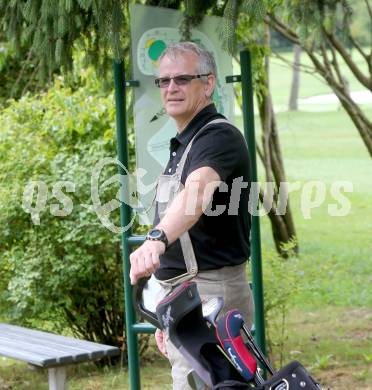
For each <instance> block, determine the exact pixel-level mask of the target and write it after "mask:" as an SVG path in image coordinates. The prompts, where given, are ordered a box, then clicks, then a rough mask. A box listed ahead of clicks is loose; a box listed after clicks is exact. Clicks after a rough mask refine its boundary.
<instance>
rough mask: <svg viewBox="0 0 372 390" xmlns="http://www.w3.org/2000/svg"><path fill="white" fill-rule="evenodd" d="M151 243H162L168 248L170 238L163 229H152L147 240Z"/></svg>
mask: <svg viewBox="0 0 372 390" xmlns="http://www.w3.org/2000/svg"><path fill="white" fill-rule="evenodd" d="M145 239H146V240H150V241H162V242H164V244H165V247H166V248H167V247H168V238H167V235H166V234H165V232H164V230H161V229H151V230H150V231H149V232H148V233H147V236H146V238H145Z"/></svg>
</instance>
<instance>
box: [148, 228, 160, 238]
mask: <svg viewBox="0 0 372 390" xmlns="http://www.w3.org/2000/svg"><path fill="white" fill-rule="evenodd" d="M162 233H163V232H162V231H161V230H159V229H153V230H151V232H150V233H149V236H150V237H151V238H160V237H161V236H162Z"/></svg>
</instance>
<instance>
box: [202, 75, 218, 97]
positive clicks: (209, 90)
mask: <svg viewBox="0 0 372 390" xmlns="http://www.w3.org/2000/svg"><path fill="white" fill-rule="evenodd" d="M215 86H216V76H215V75H214V74H210V75H209V76H208V79H207V82H206V83H205V96H206V97H207V98H211V97H212V95H213V91H214V88H215Z"/></svg>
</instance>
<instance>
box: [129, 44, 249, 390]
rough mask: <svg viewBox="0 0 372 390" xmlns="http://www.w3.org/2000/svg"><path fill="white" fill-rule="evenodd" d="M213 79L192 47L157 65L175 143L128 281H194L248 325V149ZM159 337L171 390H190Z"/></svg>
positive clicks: (175, 50) (173, 51) (211, 64)
mask: <svg viewBox="0 0 372 390" xmlns="http://www.w3.org/2000/svg"><path fill="white" fill-rule="evenodd" d="M216 73H217V72H216V64H215V61H214V58H213V56H212V55H211V54H210V53H209V52H208V51H206V50H204V49H202V48H200V47H198V46H197V45H196V44H194V43H191V42H183V43H178V44H175V45H171V46H169V47H168V48H167V49H166V50H165V51H164V52H163V54H162V55H161V57H160V58H159V78H157V79H156V80H155V83H156V85H157V86H158V87H159V88H160V94H161V98H162V101H163V104H164V108H165V111H166V113H167V114H168V115H169V116H170V117H172V118H173V119H174V120H175V123H176V126H177V135H176V136H175V137H174V138H172V139H171V141H170V159H169V162H168V164H167V166H166V168H165V171H164V174H163V175H161V176H160V177H159V182H158V189H157V195H156V201H157V202H156V216H155V220H154V229H152V230H151V231H150V232H149V233H148V235H147V237H146V240H145V242H144V243H143V245H141V246H140V247H139V248H138V249H137V250H135V251H134V252H133V253H132V254H131V256H130V262H131V270H130V277H131V282H132V284H135V283H136V282H137V281H138V279H140V278H141V277H146V276H150V275H151V274H153V273H155V276H156V278H157V279H158V281H159V282H160V284H161V285H162V286H163V288H164V291H165V292H167V291H169V290H170V289H171V288H172V286H174V285H176V284H179V283H180V282H182V281H183V280H188V279H191V278H192V279H193V280H194V281H195V282H196V283H197V285H198V290H199V293H200V296H201V298H202V299H207V298H212V297H215V296H223V298H224V301H225V305H224V308H223V311H224V312H226V311H227V310H229V309H231V308H233V307H237V308H238V309H239V310H240V311H241V312H242V313H243V315H244V316H245V318H246V321H247V322H248V324H249V322H251V319H252V314H253V304H252V298H251V292H250V290H249V287H248V283H247V280H246V261H247V259H248V257H249V254H250V245H249V234H250V226H251V222H250V216H249V214H248V197H249V190H250V185H249V183H250V166H249V157H248V149H247V145H246V143H245V140H244V138H243V136H242V135H241V133H240V131H239V130H237V129H236V128H235V127H234V126H233V125H231V124H230V123H229V122H228V121H227V120H226V119H225V118H224V117H223V115H221V114H219V113H217V111H216V108H215V106H214V104H213V103H212V100H211V97H212V94H213V90H214V88H215V85H216ZM155 337H156V341H157V344H158V347H159V349H160V351H162V352H163V353H164V354H165V355H166V356H168V358H169V360H170V362H171V365H172V377H173V388H174V389H177V390H181V389H189V387H188V385H187V380H186V376H187V372H188V371H189V370H190V367H188V365H187V363H186V362H185V361H184V360H183V358H182V356H180V354H179V353H178V351H177V350H176V349H175V348H174V347H173V346H172V345H171V344H170V343H169V342H168V340H166V338H165V337H164V335H163V333H162V332H161V331H157V332H156V334H155Z"/></svg>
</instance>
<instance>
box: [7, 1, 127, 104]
mask: <svg viewBox="0 0 372 390" xmlns="http://www.w3.org/2000/svg"><path fill="white" fill-rule="evenodd" d="M127 3H128V2H127V1H126V0H104V1H103V0H97V1H92V0H79V1H72V0H60V1H58V4H55V3H54V2H51V1H49V0H27V1H23V0H14V1H8V0H0V44H1V43H2V42H5V43H6V45H5V46H6V49H7V50H9V52H10V56H9V61H8V63H9V64H8V66H7V69H4V71H7V72H8V74H7V76H6V75H5V74H4V73H5V72H4V73H2V72H1V68H2V67H1V64H0V83H2V84H4V83H5V82H6V80H8V79H9V71H12V70H13V68H14V64H13V63H14V62H17V63H16V65H15V69H14V71H13V72H12V73H11V74H12V76H13V77H12V78H11V80H12V81H13V84H14V83H15V85H12V88H11V89H10V96H4V97H19V96H21V94H22V92H23V93H24V92H26V91H27V90H31V91H32V90H34V89H35V88H36V87H39V89H40V88H41V87H44V86H45V85H46V84H48V83H49V84H51V83H52V81H53V77H52V76H53V74H56V73H57V74H59V73H65V74H66V73H69V72H70V71H71V69H72V64H73V56H74V49H76V48H78V49H80V50H83V51H84V52H85V59H86V62H87V63H89V64H93V65H94V66H95V68H96V70H98V71H99V72H100V74H101V75H102V74H104V73H105V71H107V70H108V69H111V66H112V57H114V58H115V59H117V60H119V59H123V58H124V53H125V50H126V49H128V42H129V38H128V35H129V34H127V28H128V26H127V23H126V21H127V19H128V18H127V12H128V11H127V9H126V7H127ZM2 79H3V80H2ZM37 81H38V82H37ZM8 84H10V83H8ZM8 84H5V85H6V86H7V85H8ZM5 92H6V89H5V90H4V89H3V90H2V93H1V95H3V94H4V93H5Z"/></svg>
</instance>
